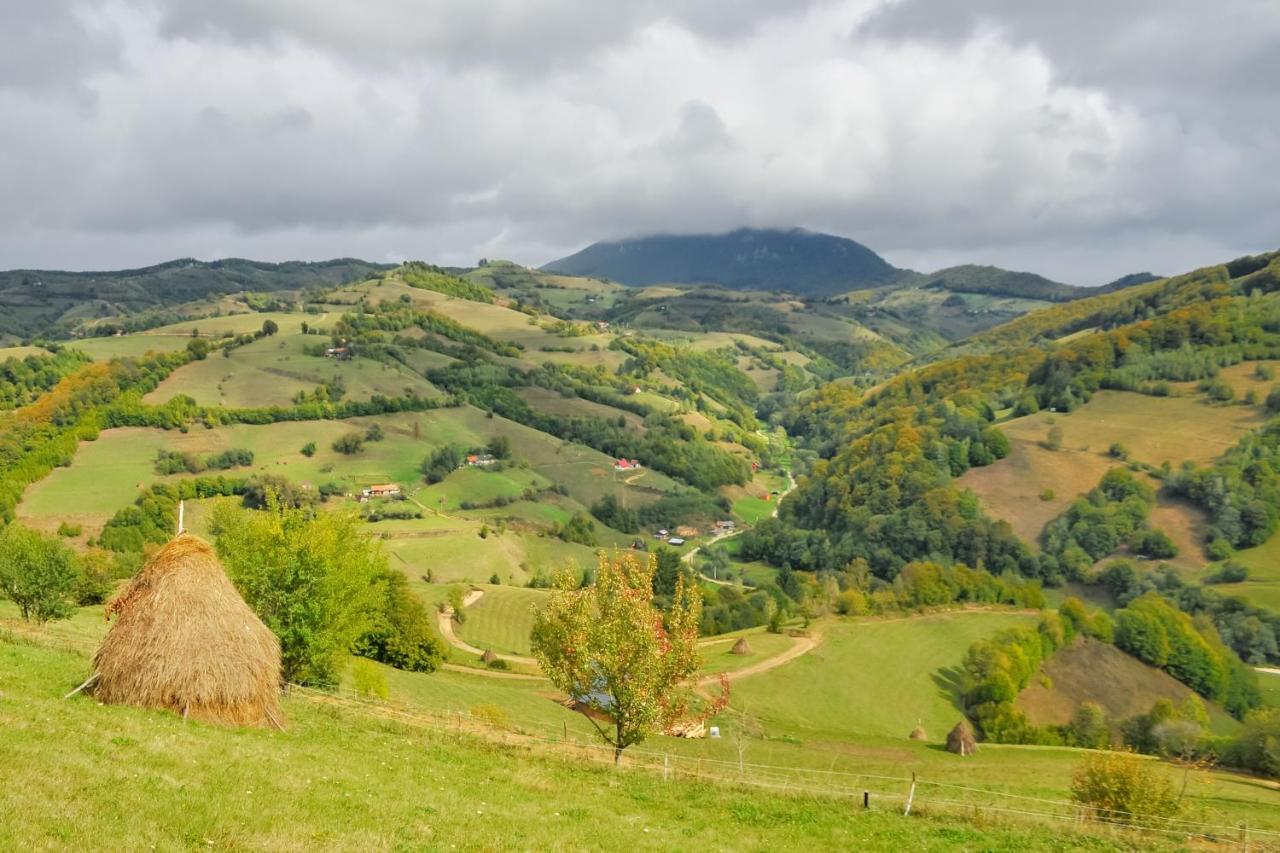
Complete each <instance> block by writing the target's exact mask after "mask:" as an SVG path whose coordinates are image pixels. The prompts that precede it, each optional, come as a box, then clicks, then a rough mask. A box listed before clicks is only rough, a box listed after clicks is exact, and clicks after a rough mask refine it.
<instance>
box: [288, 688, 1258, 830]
mask: <svg viewBox="0 0 1280 853" xmlns="http://www.w3.org/2000/svg"><path fill="white" fill-rule="evenodd" d="M291 691H292V692H294V693H296V694H298V695H300V696H302V697H304V698H306V699H308V700H311V701H313V702H317V703H319V704H323V705H328V706H332V707H338V708H342V709H345V710H349V711H353V712H356V713H359V714H362V715H365V716H370V717H377V718H381V719H384V720H389V721H394V722H398V723H403V724H405V725H408V726H413V727H419V728H427V729H431V730H433V731H437V732H450V733H454V734H457V735H459V736H463V735H465V736H471V737H479V738H483V739H485V740H488V741H491V742H499V743H503V744H506V745H509V746H520V747H524V748H528V749H533V750H537V751H540V752H543V753H551V754H555V755H558V756H560V757H562V758H565V759H568V760H571V761H584V762H589V763H593V764H604V765H609V766H615V765H616V766H618V767H619V768H620V769H625V770H629V771H635V772H645V773H651V774H654V775H658V776H661V778H662V779H664V780H689V781H697V782H709V783H715V784H724V785H736V786H742V787H749V788H760V789H766V790H771V791H778V792H782V793H790V794H798V795H807V796H817V797H825V798H831V799H837V800H842V801H849V802H850V803H851V805H852V807H854V808H861V809H878V810H895V811H898V812H900V813H903V814H923V813H928V814H940V815H951V816H956V817H962V818H965V819H968V820H970V821H973V822H975V823H983V822H989V821H991V820H994V819H1001V818H1004V819H1009V820H1018V821H1035V822H1039V823H1043V824H1049V825H1058V826H1068V825H1069V826H1070V827H1071V829H1072V830H1073V831H1076V832H1086V833H1090V834H1096V833H1098V832H1104V833H1112V834H1119V833H1123V834H1132V833H1138V834H1142V833H1149V834H1153V835H1159V836H1163V837H1167V838H1171V839H1176V840H1180V841H1185V842H1188V843H1191V844H1195V845H1201V846H1211V847H1224V846H1225V847H1230V848H1239V849H1245V850H1280V830H1275V829H1268V828H1260V827H1252V826H1249V825H1247V824H1234V825H1233V824H1228V823H1213V822H1209V821H1197V820H1191V819H1186V818H1178V817H1167V816H1163V815H1152V814H1135V813H1131V812H1125V811H1123V810H1119V809H1100V808H1096V807H1091V806H1087V805H1084V804H1081V803H1078V802H1075V801H1072V800H1058V799H1052V798H1047V797H1036V796H1031V795H1027V794H1017V793H1011V792H1007V791H1002V790H999V789H995V788H983V787H979V786H975V785H964V784H959V783H955V782H946V781H941V780H933V779H927V778H923V777H921V776H919V775H918V774H914V773H913V774H911V775H903V776H895V775H886V774H882V773H871V772H866V773H863V772H858V771H850V770H835V769H830V770H823V769H820V768H812V767H799V766H793V765H776V764H759V763H753V762H748V761H745V760H743V759H741V758H740V759H739V760H737V761H733V760H725V759H716V758H706V757H699V756H692V755H687V754H683V753H680V752H671V751H659V750H652V749H644V748H641V747H635V746H633V747H630V748H628V749H626V750H625V751H624V752H623V754H622V758H621V761H619V762H615V756H614V750H613V747H612V746H609V745H607V744H604V743H601V742H600V741H599V740H598V739H595V738H594V736H583V735H582V734H581V733H580V732H573V731H571V730H569V728H568V727H567V726H565V725H562V726H561V727H560V728H559V729H557V728H555V727H554V726H551V725H548V723H547V722H546V721H536V722H531V721H518V722H517V721H512V720H510V718H508V717H507V716H506V715H505V714H498V713H492V714H489V713H482V712H477V713H472V712H468V711H447V712H446V711H427V710H424V709H419V708H409V707H406V706H402V705H397V704H392V703H389V702H382V701H378V700H373V699H369V698H367V697H362V696H359V695H357V694H356V693H355V692H354V691H350V690H343V691H338V692H325V691H319V690H314V689H312V688H307V687H301V686H293V687H292V688H291Z"/></svg>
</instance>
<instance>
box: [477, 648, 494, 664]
mask: <svg viewBox="0 0 1280 853" xmlns="http://www.w3.org/2000/svg"><path fill="white" fill-rule="evenodd" d="M497 659H498V656H497V654H495V653H494V651H493V649H485V650H484V652H483V653H481V655H480V663H485V664H488V663H493V662H494V661H496V660H497Z"/></svg>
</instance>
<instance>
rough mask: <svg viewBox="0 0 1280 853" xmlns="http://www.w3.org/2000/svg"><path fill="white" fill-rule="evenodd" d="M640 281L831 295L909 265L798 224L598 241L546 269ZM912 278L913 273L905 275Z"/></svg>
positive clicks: (898, 273)
mask: <svg viewBox="0 0 1280 853" xmlns="http://www.w3.org/2000/svg"><path fill="white" fill-rule="evenodd" d="M542 269H543V270H545V271H547V272H556V273H562V274H567V275H577V276H590V277H594V278H605V279H611V280H613V281H617V282H621V283H622V284H629V285H635V286H645V285H651V284H720V285H723V286H725V287H728V288H732V289H735V290H788V291H791V292H793V293H799V294H803V295H808V296H832V295H834V294H837V293H843V292H845V291H849V290H858V289H861V288H866V287H879V286H883V285H885V284H889V283H892V282H894V281H897V280H899V279H900V278H901V277H902V276H903V275H904V272H905V271H903V270H899V269H897V268H896V267H894V266H892V265H891V264H890V263H889V262H888V261H886V260H885V259H884V258H882V257H880V256H879V255H877V254H876V253H875V252H873V251H871V250H870V249H868V248H867V247H866V246H863V245H862V244H861V243H857V242H854V241H853V240H849V239H846V238H844V237H835V236H832V235H830V234H816V233H814V232H812V231H805V230H803V229H799V228H793V229H790V230H782V229H755V228H739V229H737V230H736V231H730V232H729V233H727V234H688V235H662V236H654V237H639V238H636V239H631V240H621V241H617V242H606V243H593V244H592V245H590V246H588V247H587V248H585V249H583V250H582V251H580V252H577V253H575V254H572V255H569V256H568V257H566V258H560V259H559V260H556V261H552V262H551V263H549V264H546V265H545V266H543V267H542ZM907 274H908V275H909V273H907Z"/></svg>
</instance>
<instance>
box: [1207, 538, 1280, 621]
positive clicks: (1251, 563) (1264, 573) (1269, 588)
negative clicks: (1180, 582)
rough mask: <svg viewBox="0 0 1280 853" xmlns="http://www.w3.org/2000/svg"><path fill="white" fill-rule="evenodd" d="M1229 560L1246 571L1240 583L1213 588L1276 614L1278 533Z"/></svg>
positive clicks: (1278, 601)
mask: <svg viewBox="0 0 1280 853" xmlns="http://www.w3.org/2000/svg"><path fill="white" fill-rule="evenodd" d="M1232 559H1234V560H1237V561H1238V562H1241V563H1243V564H1244V565H1245V566H1247V567H1248V569H1249V577H1248V579H1247V580H1245V581H1243V582H1241V583H1230V584H1222V585H1219V586H1215V587H1214V589H1216V590H1218V591H1219V592H1221V593H1223V594H1224V595H1239V596H1243V597H1244V598H1245V599H1247V600H1248V601H1249V602H1250V603H1252V604H1256V605H1259V606H1261V607H1266V608H1269V609H1271V610H1276V611H1280V533H1278V534H1276V535H1275V536H1272V537H1271V538H1270V539H1268V540H1267V541H1266V542H1264V543H1262V544H1261V545H1259V546H1258V547H1256V548H1248V549H1246V550H1244V551H1240V552H1239V553H1237V554H1236V555H1235V556H1234V557H1233V558H1232Z"/></svg>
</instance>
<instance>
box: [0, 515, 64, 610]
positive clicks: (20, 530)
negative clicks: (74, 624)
mask: <svg viewBox="0 0 1280 853" xmlns="http://www.w3.org/2000/svg"><path fill="white" fill-rule="evenodd" d="M77 564H78V560H77V558H76V554H75V552H74V551H72V550H71V549H70V548H68V547H67V546H66V545H64V544H63V543H62V542H60V541H58V540H57V539H55V538H53V537H51V536H46V535H44V534H43V533H40V532H38V531H35V530H30V529H28V528H26V527H23V526H21V525H20V524H17V523H16V522H10V524H9V526H8V527H6V528H5V529H4V531H3V532H2V533H0V592H2V593H4V594H5V595H6V596H8V597H9V598H11V599H13V602H14V603H15V604H17V605H18V611H19V612H20V613H21V614H22V618H23V619H29V620H32V621H34V622H48V621H49V620H50V619H66V618H67V617H68V616H70V615H71V613H72V609H73V608H72V604H71V601H70V596H71V593H72V588H73V586H74V585H75V582H76V578H77V576H78V575H79V567H78V565H77Z"/></svg>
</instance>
